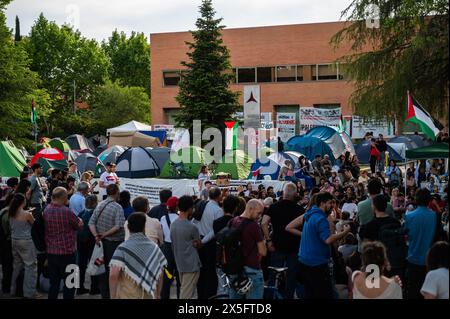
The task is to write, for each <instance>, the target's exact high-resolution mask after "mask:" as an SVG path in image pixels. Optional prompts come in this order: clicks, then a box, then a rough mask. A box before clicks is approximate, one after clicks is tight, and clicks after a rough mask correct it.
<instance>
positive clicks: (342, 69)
mask: <svg viewBox="0 0 450 319" xmlns="http://www.w3.org/2000/svg"><path fill="white" fill-rule="evenodd" d="M338 72H339V80H349V79H350V77H349V76H348V73H347V65H346V64H345V63H339V65H338Z"/></svg>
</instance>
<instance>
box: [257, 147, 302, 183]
mask: <svg viewBox="0 0 450 319" xmlns="http://www.w3.org/2000/svg"><path fill="white" fill-rule="evenodd" d="M287 160H289V161H291V163H292V165H294V167H295V166H296V165H298V163H297V162H298V159H296V157H295V156H293V155H291V154H288V153H285V152H280V153H272V154H270V155H269V156H268V157H267V158H266V157H264V158H259V159H257V160H256V162H255V163H253V164H252V166H251V169H250V175H249V179H252V178H254V177H255V176H253V175H254V174H255V175H256V173H258V174H257V179H266V178H267V177H265V176H270V179H271V180H278V177H279V176H280V173H281V168H282V167H283V166H284V165H285V162H286V161H287Z"/></svg>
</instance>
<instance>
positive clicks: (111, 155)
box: [98, 145, 126, 164]
mask: <svg viewBox="0 0 450 319" xmlns="http://www.w3.org/2000/svg"><path fill="white" fill-rule="evenodd" d="M125 150H126V148H124V147H122V146H118V145H115V146H111V147H110V148H107V149H106V150H104V151H103V152H101V153H100V154H99V155H98V159H99V160H100V161H102V162H103V164H106V163H108V162H111V163H114V164H117V159H118V158H119V157H120V155H122V154H123V152H125Z"/></svg>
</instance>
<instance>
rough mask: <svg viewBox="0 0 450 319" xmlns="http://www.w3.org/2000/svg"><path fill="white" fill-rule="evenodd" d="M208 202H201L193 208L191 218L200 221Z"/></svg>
mask: <svg viewBox="0 0 450 319" xmlns="http://www.w3.org/2000/svg"><path fill="white" fill-rule="evenodd" d="M208 203H209V200H201V201H199V202H198V203H197V204H196V205H195V206H194V212H193V213H192V217H193V218H194V219H195V220H198V221H200V220H202V216H203V212H204V211H205V208H206V205H208Z"/></svg>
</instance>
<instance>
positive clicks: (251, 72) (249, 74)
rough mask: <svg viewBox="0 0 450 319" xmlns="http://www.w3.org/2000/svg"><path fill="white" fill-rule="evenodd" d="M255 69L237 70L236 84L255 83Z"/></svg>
mask: <svg viewBox="0 0 450 319" xmlns="http://www.w3.org/2000/svg"><path fill="white" fill-rule="evenodd" d="M255 82H256V68H238V83H255Z"/></svg>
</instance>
